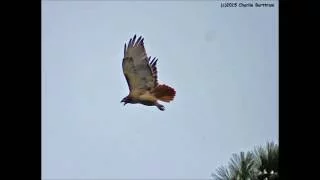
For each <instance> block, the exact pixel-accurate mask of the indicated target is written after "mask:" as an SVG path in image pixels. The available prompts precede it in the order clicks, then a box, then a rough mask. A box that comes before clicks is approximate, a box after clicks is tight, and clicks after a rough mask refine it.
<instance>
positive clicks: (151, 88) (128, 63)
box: [121, 35, 176, 111]
mask: <svg viewBox="0 0 320 180" xmlns="http://www.w3.org/2000/svg"><path fill="white" fill-rule="evenodd" d="M143 40H144V38H142V36H140V37H139V38H138V39H137V36H136V35H134V37H133V38H130V40H129V42H128V46H127V44H126V43H125V44H124V57H123V60H122V70H123V74H124V77H125V79H126V81H127V84H128V87H129V94H128V95H127V96H126V97H124V98H123V99H122V100H121V103H122V102H123V103H124V104H123V105H126V104H127V103H130V104H137V103H139V104H143V105H146V106H156V107H157V108H158V109H159V110H161V111H164V110H165V108H164V106H163V105H162V104H160V103H159V102H158V101H162V102H167V103H169V102H170V101H172V100H173V99H174V97H175V95H176V91H175V90H174V89H173V88H172V87H169V86H167V85H165V84H161V85H160V84H158V80H157V78H158V76H157V67H156V65H157V62H158V58H155V57H154V58H152V59H151V56H149V57H148V56H147V53H146V49H145V47H144V42H143Z"/></svg>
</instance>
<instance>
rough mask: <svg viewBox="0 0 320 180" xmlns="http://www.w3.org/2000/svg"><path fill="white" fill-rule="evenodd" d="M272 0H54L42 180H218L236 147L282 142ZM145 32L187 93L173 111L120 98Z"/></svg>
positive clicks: (49, 4)
mask: <svg viewBox="0 0 320 180" xmlns="http://www.w3.org/2000/svg"><path fill="white" fill-rule="evenodd" d="M268 2H270V1H268ZM271 2H273V3H275V7H274V8H220V1H176V2H173V1H158V2H157V1H152V2H147V1H141V2H138V1H120V2H112V1H43V2H42V176H43V178H44V179H53V178H54V179H59V178H61V179H62V178H63V179H68V178H73V179H78V178H79V179H93V178H104V179H106V178H107V179H112V178H113V179H114V178H127V179H141V178H147V179H150V178H152V179H153V178H158V179H159V178H162V179H163V178H170V179H177V178H189V179H194V178H211V177H210V175H211V173H212V172H214V171H215V169H216V168H217V167H219V166H221V165H225V164H226V163H227V162H228V161H229V158H230V157H231V155H232V153H239V152H240V151H247V150H250V149H253V147H254V146H256V145H264V144H265V143H266V142H267V141H275V142H278V127H279V126H278V3H277V2H276V1H271ZM134 34H137V35H142V36H143V37H144V38H145V46H146V50H147V53H148V55H150V56H152V57H154V56H156V57H158V58H159V61H158V72H159V74H158V77H159V82H160V83H165V84H168V85H170V86H172V87H174V88H175V89H176V91H177V95H176V98H175V100H174V101H173V102H172V103H169V104H167V103H163V104H164V105H165V107H166V110H165V111H159V110H158V109H157V108H156V107H147V106H142V105H130V104H129V105H126V106H123V104H121V103H120V101H121V99H122V98H123V97H124V96H126V95H127V94H128V87H127V84H126V81H125V78H124V76H123V73H122V67H121V63H122V56H123V46H124V43H125V42H127V41H128V40H129V38H131V37H132V36H133V35H134Z"/></svg>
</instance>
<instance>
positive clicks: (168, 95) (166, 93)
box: [153, 84, 176, 102]
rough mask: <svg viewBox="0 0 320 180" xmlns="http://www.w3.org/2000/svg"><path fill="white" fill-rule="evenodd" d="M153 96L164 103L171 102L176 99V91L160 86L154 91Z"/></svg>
mask: <svg viewBox="0 0 320 180" xmlns="http://www.w3.org/2000/svg"><path fill="white" fill-rule="evenodd" d="M153 94H154V95H155V97H156V98H157V99H159V100H160V101H164V102H170V101H172V100H173V99H174V97H175V95H176V91H175V90H174V89H173V88H172V87H169V86H167V85H164V84H162V85H158V86H157V87H156V88H155V89H154V90H153Z"/></svg>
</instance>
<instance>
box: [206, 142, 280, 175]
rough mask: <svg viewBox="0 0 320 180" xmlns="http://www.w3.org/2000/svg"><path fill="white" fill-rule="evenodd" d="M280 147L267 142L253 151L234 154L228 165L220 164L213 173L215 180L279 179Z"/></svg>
mask: <svg viewBox="0 0 320 180" xmlns="http://www.w3.org/2000/svg"><path fill="white" fill-rule="evenodd" d="M278 160H279V147H278V145H276V144H275V143H273V142H271V143H267V145H266V147H257V148H255V149H254V151H253V152H247V153H245V152H240V154H233V155H232V158H231V159H230V162H229V164H228V167H227V166H220V167H218V168H217V170H216V173H213V174H212V177H213V178H214V179H215V180H265V179H267V180H271V179H272V180H278V179H279V173H278V172H279V169H278V168H279V166H278V162H279V161H278Z"/></svg>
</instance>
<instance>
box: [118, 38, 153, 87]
mask: <svg viewBox="0 0 320 180" xmlns="http://www.w3.org/2000/svg"><path fill="white" fill-rule="evenodd" d="M143 40H144V39H143V38H142V37H141V36H140V37H139V38H138V39H137V40H136V35H134V37H133V38H131V39H130V40H129V43H128V46H127V44H125V45H124V58H123V61H122V69H123V73H124V76H125V78H126V81H127V83H128V86H129V90H130V91H132V90H136V89H140V90H151V89H153V88H154V87H156V86H157V68H156V63H157V60H158V59H156V58H153V59H152V60H151V57H148V56H147V53H146V50H145V47H144V42H143Z"/></svg>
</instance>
